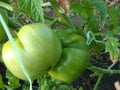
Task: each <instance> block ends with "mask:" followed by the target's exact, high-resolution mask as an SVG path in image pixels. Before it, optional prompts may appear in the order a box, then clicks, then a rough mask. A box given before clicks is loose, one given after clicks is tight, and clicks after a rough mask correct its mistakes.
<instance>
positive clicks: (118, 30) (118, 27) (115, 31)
mask: <svg viewBox="0 0 120 90" xmlns="http://www.w3.org/2000/svg"><path fill="white" fill-rule="evenodd" d="M113 33H114V35H119V34H120V26H116V27H115V28H114V29H113Z"/></svg>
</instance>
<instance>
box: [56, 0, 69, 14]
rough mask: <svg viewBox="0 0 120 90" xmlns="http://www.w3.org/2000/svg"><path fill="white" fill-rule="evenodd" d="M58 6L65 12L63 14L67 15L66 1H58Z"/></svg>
mask: <svg viewBox="0 0 120 90" xmlns="http://www.w3.org/2000/svg"><path fill="white" fill-rule="evenodd" d="M58 4H59V5H60V7H61V8H62V9H63V10H64V11H65V13H68V10H69V8H70V5H69V2H68V0H58Z"/></svg>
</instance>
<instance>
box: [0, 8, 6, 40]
mask: <svg viewBox="0 0 120 90" xmlns="http://www.w3.org/2000/svg"><path fill="white" fill-rule="evenodd" d="M0 13H1V15H2V16H3V18H4V20H5V22H6V23H7V24H8V19H7V17H8V14H7V11H6V10H5V9H3V8H0ZM5 35H6V34H5V31H4V28H3V26H2V24H1V22H0V42H1V41H2V40H3V39H4V38H5Z"/></svg>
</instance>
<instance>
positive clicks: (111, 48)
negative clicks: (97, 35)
mask: <svg viewBox="0 0 120 90" xmlns="http://www.w3.org/2000/svg"><path fill="white" fill-rule="evenodd" d="M118 46H119V42H118V39H117V38H115V37H108V38H107V41H106V48H105V51H106V52H109V54H110V59H111V60H113V59H117V58H118V57H119V55H120V51H119V48H118Z"/></svg>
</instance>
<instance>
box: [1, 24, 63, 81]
mask: <svg viewBox="0 0 120 90" xmlns="http://www.w3.org/2000/svg"><path fill="white" fill-rule="evenodd" d="M17 35H18V38H17V39H15V43H16V45H17V47H18V49H19V52H20V56H21V58H22V62H23V63H24V66H25V69H26V70H27V72H28V74H29V75H30V77H31V79H32V80H34V79H36V78H38V77H40V76H41V75H43V74H44V73H46V72H47V71H48V70H49V69H50V68H53V67H54V66H55V64H56V63H57V62H58V60H59V58H60V56H61V52H62V47H61V43H60V40H59V38H58V37H57V35H56V34H55V33H54V32H53V31H52V30H51V28H49V27H48V26H47V25H45V24H42V23H35V24H28V25H25V26H23V27H22V28H21V29H20V31H19V32H18V34H17ZM2 57H3V62H4V63H5V65H6V66H7V68H8V69H9V70H10V71H11V72H12V73H13V74H14V75H15V76H16V77H18V78H20V79H23V80H26V77H25V75H24V74H23V71H22V69H21V67H20V64H19V62H18V59H17V57H16V55H15V52H14V50H13V48H12V46H11V44H10V42H9V41H7V42H6V43H5V44H4V46H3V48H2Z"/></svg>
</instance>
